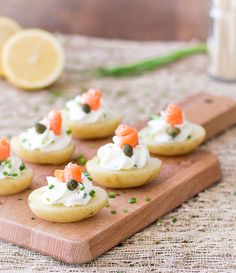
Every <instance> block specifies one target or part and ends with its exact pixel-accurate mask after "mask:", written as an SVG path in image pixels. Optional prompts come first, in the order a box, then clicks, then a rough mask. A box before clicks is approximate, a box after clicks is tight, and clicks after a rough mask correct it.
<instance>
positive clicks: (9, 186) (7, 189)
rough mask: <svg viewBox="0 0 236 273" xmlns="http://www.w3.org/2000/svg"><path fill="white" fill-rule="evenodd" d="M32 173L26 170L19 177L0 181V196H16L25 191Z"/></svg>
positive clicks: (29, 183)
mask: <svg viewBox="0 0 236 273" xmlns="http://www.w3.org/2000/svg"><path fill="white" fill-rule="evenodd" d="M32 178H33V172H32V170H31V169H29V168H27V169H25V170H23V171H22V172H21V174H20V176H19V177H17V178H10V177H7V178H5V179H0V196H5V195H11V194H16V193H19V192H22V191H24V190H26V189H27V188H28V187H29V186H30V185H31V183H32Z"/></svg>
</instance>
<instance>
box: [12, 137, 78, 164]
mask: <svg viewBox="0 0 236 273" xmlns="http://www.w3.org/2000/svg"><path fill="white" fill-rule="evenodd" d="M20 143H21V142H20V137H19V136H15V137H12V139H11V146H12V150H13V151H14V153H15V154H16V155H18V156H19V157H21V158H23V159H24V160H26V161H29V162H32V163H38V164H54V165H59V164H62V163H64V162H68V161H69V160H70V158H71V156H72V154H73V151H74V144H73V143H70V144H69V145H68V146H67V147H66V148H64V149H62V150H58V151H50V152H44V151H40V150H28V149H25V148H23V147H22V146H21V144H20Z"/></svg>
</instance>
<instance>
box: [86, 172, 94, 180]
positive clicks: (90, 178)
mask: <svg viewBox="0 0 236 273" xmlns="http://www.w3.org/2000/svg"><path fill="white" fill-rule="evenodd" d="M84 175H85V176H86V178H87V179H88V180H89V181H92V177H91V175H90V173H88V172H84Z"/></svg>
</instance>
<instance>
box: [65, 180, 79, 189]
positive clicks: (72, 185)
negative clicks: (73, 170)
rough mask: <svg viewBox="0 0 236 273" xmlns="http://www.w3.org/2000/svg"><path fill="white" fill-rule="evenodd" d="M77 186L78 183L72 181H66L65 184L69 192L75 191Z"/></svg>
mask: <svg viewBox="0 0 236 273" xmlns="http://www.w3.org/2000/svg"><path fill="white" fill-rule="evenodd" d="M78 185H79V183H78V182H77V181H76V180H74V179H71V180H70V181H68V182H67V183H66V186H67V188H68V190H70V191H73V190H75V189H76V188H77V187H78Z"/></svg>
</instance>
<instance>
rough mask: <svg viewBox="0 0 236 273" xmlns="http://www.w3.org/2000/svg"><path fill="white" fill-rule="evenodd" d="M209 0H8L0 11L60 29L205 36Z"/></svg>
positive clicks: (143, 36)
mask: <svg viewBox="0 0 236 273" xmlns="http://www.w3.org/2000/svg"><path fill="white" fill-rule="evenodd" d="M210 2H211V1H210V0H198V1H196V0H165V1H163V0H148V1H146V0H119V1H117V0H94V1H86V0H50V1H48V0H41V1H37V0H20V1H19V0H8V1H0V11H1V12H0V13H1V15H7V16H11V17H13V18H14V19H16V20H18V21H19V23H21V24H22V25H23V26H25V27H41V28H45V29H48V30H50V31H57V32H64V33H76V34H78V33H79V34H83V35H88V36H96V37H103V38H119V39H133V40H157V39H158V40H190V39H193V38H197V39H201V40H204V39H206V37H207V35H208V25H209V19H208V11H209V7H210ZM186 10H187V12H186ZM25 14H27V16H25Z"/></svg>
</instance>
